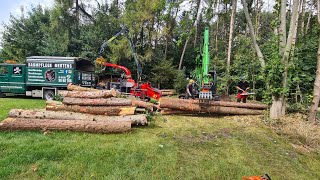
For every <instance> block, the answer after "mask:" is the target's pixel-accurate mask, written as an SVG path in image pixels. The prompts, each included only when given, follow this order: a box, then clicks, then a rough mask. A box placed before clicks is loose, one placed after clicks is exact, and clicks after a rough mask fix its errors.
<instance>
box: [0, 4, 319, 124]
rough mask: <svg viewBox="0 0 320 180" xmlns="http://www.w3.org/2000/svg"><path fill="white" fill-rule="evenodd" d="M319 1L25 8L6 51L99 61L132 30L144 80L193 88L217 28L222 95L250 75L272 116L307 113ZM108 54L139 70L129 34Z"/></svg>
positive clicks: (213, 48) (10, 27)
mask: <svg viewBox="0 0 320 180" xmlns="http://www.w3.org/2000/svg"><path fill="white" fill-rule="evenodd" d="M317 3H318V4H319V1H317V0H291V1H286V0H276V1H275V5H274V7H269V8H268V10H266V7H267V4H268V2H267V1H263V0H241V1H237V0H112V1H105V2H104V3H101V2H99V1H96V0H95V1H93V0H64V1H62V0H55V4H54V6H53V7H52V8H44V7H41V6H36V7H33V8H31V9H30V10H27V11H25V10H24V9H23V8H22V9H21V12H22V13H21V14H22V15H21V16H17V17H15V16H11V17H10V22H9V23H8V24H5V28H4V31H3V33H2V37H1V50H0V57H1V58H3V59H14V60H17V61H19V62H24V61H25V58H26V57H28V56H80V57H86V58H88V59H90V60H92V61H94V60H95V59H96V58H97V56H98V53H99V48H100V46H101V44H102V43H103V41H105V40H107V39H109V38H111V37H112V36H113V35H114V34H116V33H117V32H118V31H120V30H121V28H122V27H126V28H128V29H129V32H130V33H129V35H130V38H131V39H132V41H133V43H134V44H135V46H136V49H137V53H138V56H139V60H140V61H141V63H142V66H143V75H144V77H143V80H144V81H147V80H148V81H150V82H152V84H153V86H155V87H160V88H161V89H163V88H175V89H177V90H180V91H184V88H185V85H186V83H187V81H186V78H190V77H192V74H193V70H194V69H195V60H196V57H197V56H198V55H199V51H200V50H201V45H202V33H203V30H204V27H206V26H208V27H209V29H210V48H209V49H210V56H211V64H210V65H211V69H214V70H216V71H217V73H218V92H219V94H234V93H235V91H236V89H235V88H234V85H235V82H237V81H239V79H240V76H242V75H245V76H246V77H247V80H248V81H249V82H250V83H251V85H252V90H253V91H254V92H255V93H256V95H255V98H256V99H257V100H263V101H265V102H266V103H269V104H272V106H271V116H273V117H281V116H282V115H284V114H285V112H288V111H296V110H299V111H302V110H306V108H307V107H308V106H310V103H311V104H312V106H314V107H317V106H318V102H319V100H317V99H315V98H318V97H317V96H318V95H317V96H314V94H315V92H314V87H318V88H319V86H315V85H314V82H315V78H316V69H317V51H318V46H319V37H320V25H319V24H320V23H319V21H320V17H319V13H318V12H317V11H319V8H318V7H317ZM318 6H319V5H318ZM318 53H319V52H318ZM103 56H104V57H106V59H107V60H109V61H110V62H113V63H117V64H120V65H124V66H126V67H128V68H129V69H130V70H131V71H132V72H136V66H135V63H134V60H133V57H132V52H131V50H130V46H129V44H128V42H127V40H126V39H125V38H124V37H119V38H117V39H116V40H114V41H113V42H112V43H111V44H110V45H109V46H108V47H107V49H106V51H105V53H104V54H103ZM133 74H135V73H133ZM316 82H318V81H316ZM318 94H320V93H318ZM310 113H311V111H310ZM313 119H314V118H313Z"/></svg>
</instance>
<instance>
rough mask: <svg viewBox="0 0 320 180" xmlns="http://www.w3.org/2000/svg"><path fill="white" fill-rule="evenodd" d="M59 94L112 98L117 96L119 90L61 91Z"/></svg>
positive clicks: (75, 96)
mask: <svg viewBox="0 0 320 180" xmlns="http://www.w3.org/2000/svg"><path fill="white" fill-rule="evenodd" d="M59 94H60V95H61V96H63V97H72V98H110V97H115V96H116V95H117V91H116V90H115V89H111V90H99V91H59Z"/></svg>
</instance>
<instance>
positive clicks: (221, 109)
mask: <svg viewBox="0 0 320 180" xmlns="http://www.w3.org/2000/svg"><path fill="white" fill-rule="evenodd" d="M160 108H161V114H163V115H170V114H198V113H199V114H209V113H210V114H225V115H260V114H262V113H263V110H265V109H267V108H268V106H267V105H264V104H253V103H238V102H225V101H210V102H208V103H200V101H199V100H193V99H174V98H161V99H160Z"/></svg>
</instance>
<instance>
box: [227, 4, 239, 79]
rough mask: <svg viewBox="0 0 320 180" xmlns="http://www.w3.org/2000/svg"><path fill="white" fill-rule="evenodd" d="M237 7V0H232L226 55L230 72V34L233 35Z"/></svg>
mask: <svg viewBox="0 0 320 180" xmlns="http://www.w3.org/2000/svg"><path fill="white" fill-rule="evenodd" d="M236 8H237V0H232V13H231V18H230V32H229V45H228V56H227V72H228V74H229V72H230V64H231V49H232V38H233V37H232V35H233V27H234V19H235V14H236Z"/></svg>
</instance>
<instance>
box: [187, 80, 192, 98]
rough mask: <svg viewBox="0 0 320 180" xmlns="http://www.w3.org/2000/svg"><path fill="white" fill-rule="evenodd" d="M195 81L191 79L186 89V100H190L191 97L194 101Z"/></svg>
mask: <svg viewBox="0 0 320 180" xmlns="http://www.w3.org/2000/svg"><path fill="white" fill-rule="evenodd" d="M193 88H194V81H193V80H192V79H190V81H189V83H188V85H187V87H186V99H189V97H191V98H192V99H194V90H193Z"/></svg>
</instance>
